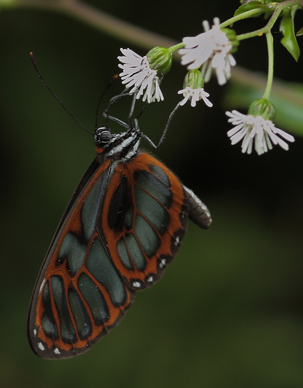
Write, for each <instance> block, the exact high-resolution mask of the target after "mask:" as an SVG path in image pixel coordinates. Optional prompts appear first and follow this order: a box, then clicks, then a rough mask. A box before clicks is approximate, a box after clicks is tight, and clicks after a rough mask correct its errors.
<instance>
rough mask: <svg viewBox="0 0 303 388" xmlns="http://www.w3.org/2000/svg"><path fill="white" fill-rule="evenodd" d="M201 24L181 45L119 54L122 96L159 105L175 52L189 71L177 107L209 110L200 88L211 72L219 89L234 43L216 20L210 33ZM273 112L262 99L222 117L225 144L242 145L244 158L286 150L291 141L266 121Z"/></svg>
mask: <svg viewBox="0 0 303 388" xmlns="http://www.w3.org/2000/svg"><path fill="white" fill-rule="evenodd" d="M202 25H203V28H204V32H203V33H201V34H199V35H197V36H194V37H185V38H183V40H182V43H180V44H177V45H175V46H172V47H170V48H165V47H155V48H153V49H152V50H150V51H149V52H148V53H147V54H146V56H144V57H141V56H140V55H138V54H137V53H135V52H134V51H132V50H130V49H121V52H122V54H123V56H119V57H118V59H119V61H120V62H121V63H120V64H119V67H120V68H121V69H122V72H121V73H120V77H121V80H122V83H123V84H124V85H125V87H126V89H127V91H128V93H130V94H135V96H136V98H137V99H139V98H141V97H142V100H143V101H147V102H148V103H151V102H155V101H158V102H159V101H163V100H164V97H163V94H162V91H161V89H160V83H161V81H162V79H163V76H164V75H165V74H166V73H167V72H168V71H169V70H170V68H171V65H172V53H173V52H175V51H177V50H178V51H179V54H180V55H181V64H182V65H184V66H187V69H188V70H189V71H188V73H187V75H186V77H185V79H184V83H183V88H182V89H180V90H179V91H178V94H181V95H182V96H183V98H182V100H181V101H180V102H179V103H178V105H177V107H178V106H183V105H185V104H186V103H187V102H188V101H189V102H190V104H191V106H192V107H195V106H196V105H197V102H198V101H200V100H203V102H204V103H205V105H206V106H208V107H212V106H213V104H212V103H211V102H210V101H209V99H208V97H209V93H207V92H206V91H205V90H204V84H205V82H208V81H209V80H210V77H211V74H212V72H215V74H216V77H217V80H218V84H219V85H224V84H225V83H226V82H227V80H228V79H229V78H230V77H231V68H232V67H233V66H235V64H236V61H235V58H234V57H233V55H232V54H233V53H234V52H235V51H236V49H237V46H238V44H239V40H240V39H239V40H238V39H237V35H236V33H235V32H234V31H233V30H232V29H226V28H221V26H220V21H219V19H218V18H215V19H214V24H213V26H212V27H211V28H210V25H209V23H208V22H207V21H204V22H203V23H202ZM269 84H270V80H269ZM265 95H266V96H269V93H267V92H266V93H264V96H265ZM177 107H176V108H177ZM176 108H175V109H176ZM274 113H275V109H274V107H273V105H272V104H271V103H270V101H268V100H267V99H266V98H263V99H260V100H256V101H254V102H253V103H252V104H251V106H250V108H249V111H248V114H247V115H245V114H242V113H240V112H238V111H236V110H232V111H231V112H226V115H227V116H228V122H229V123H231V124H232V125H233V126H234V127H233V128H232V129H230V130H229V131H228V132H227V135H228V137H229V138H230V140H231V144H236V143H238V142H242V152H243V153H247V154H250V153H251V152H252V149H253V147H254V148H255V151H256V152H257V154H258V155H262V154H264V153H265V152H267V151H268V150H270V149H272V148H273V145H279V146H280V147H281V148H283V149H284V150H288V148H289V146H288V144H287V143H286V141H288V142H293V141H294V138H293V136H291V135H289V134H288V133H286V132H284V131H282V130H281V129H279V128H276V127H275V125H274V124H273V122H272V119H273V117H274ZM285 140H286V141H285Z"/></svg>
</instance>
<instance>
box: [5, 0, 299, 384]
mask: <svg viewBox="0 0 303 388" xmlns="http://www.w3.org/2000/svg"><path fill="white" fill-rule="evenodd" d="M89 3H91V4H93V5H95V6H97V7H100V8H101V9H103V10H105V11H108V12H110V13H111V14H113V15H115V16H118V17H121V18H124V19H125V20H127V21H129V22H132V23H135V24H137V25H139V26H142V27H144V28H147V29H150V30H154V31H155V32H158V33H160V34H163V35H166V36H168V37H170V38H173V39H176V40H180V39H181V38H182V37H183V36H186V35H195V34H197V33H199V32H200V31H201V21H202V20H203V19H208V20H211V19H212V18H213V17H214V16H219V17H220V18H221V20H225V19H227V18H229V17H231V16H232V14H233V11H234V9H235V8H236V7H237V5H238V1H225V0H222V1H212V2H209V3H210V4H208V2H206V1H202V2H201V1H199V2H196V3H195V2H192V3H190V4H189V3H188V4H187V3H184V4H183V3H179V4H178V3H176V2H175V1H166V2H163V1H158V0H157V1H153V2H142V1H136V0H129V1H127V2H125V1H118V0H114V1H111V2H107V3H106V4H105V3H104V4H102V2H98V1H90V2H89ZM300 17H301V22H302V15H300ZM254 22H256V25H255V24H254ZM263 23H264V22H263V21H262V20H253V21H252V22H250V23H249V24H248V26H247V27H245V24H244V23H240V24H239V30H237V31H240V32H241V31H249V29H254V28H257V27H259V26H260V25H262V24H263ZM301 24H302V23H301ZM254 26H255V27H254ZM256 26H257V27H256ZM298 27H301V25H298ZM275 32H278V30H277V28H275ZM274 38H275V39H276V40H277V42H278V41H279V40H280V38H281V37H280V35H279V34H277V33H275V34H274ZM0 41H1V50H0V91H1V104H0V124H1V127H0V128H1V141H0V145H1V152H0V158H1V166H2V167H1V191H0V195H1V204H2V206H1V209H2V210H1V232H0V233H1V234H0V235H1V247H2V255H1V282H0V287H1V288H0V300H1V318H0V325H1V326H0V386H1V387H3V388H6V387H42V388H44V387H46V388H48V387H56V388H61V387H82V386H85V387H99V386H100V387H104V388H107V387H111V388H115V387H119V388H120V387H125V388H128V387H132V388H141V387H144V388H145V387H146V388H149V387H188V388H191V387H193V388H194V387H203V388H229V387H230V388H238V387H239V388H240V387H241V388H242V387H245V388H250V387H252V388H255V387H258V388H263V387H264V388H301V387H302V386H303V314H302V311H303V298H302V295H303V282H302V279H303V255H302V248H303V240H302V229H303V221H302V215H303V201H302V187H303V185H302V169H303V167H302V149H303V148H302V147H303V142H302V140H301V139H300V138H298V137H297V138H296V142H295V143H294V144H291V145H290V150H289V151H288V152H285V151H283V150H281V149H279V147H275V149H274V150H273V151H271V152H269V153H268V154H266V155H263V156H261V157H258V156H256V155H255V154H254V155H251V156H247V155H242V154H241V152H240V146H239V145H237V146H230V141H229V140H228V138H227V136H226V132H227V130H228V129H229V125H228V124H227V122H226V117H225V114H224V107H223V106H222V99H221V97H222V93H224V92H225V91H227V90H228V86H225V87H223V88H220V87H218V85H217V84H216V81H215V80H213V81H212V82H211V83H210V84H209V86H208V88H207V90H208V91H209V92H210V93H211V97H210V99H211V101H212V102H213V103H214V105H215V106H214V107H213V108H212V109H209V108H207V107H204V106H203V104H202V103H200V104H198V108H196V109H195V110H194V109H193V108H191V107H190V106H186V107H184V108H183V109H182V110H181V109H180V110H179V111H178V112H177V114H176V117H175V120H174V121H173V123H172V125H171V128H170V131H169V133H168V135H167V137H166V140H165V142H164V143H163V145H162V146H161V148H160V149H159V150H157V151H156V152H155V154H156V155H157V157H159V158H160V159H161V160H162V161H163V162H165V163H166V164H167V165H168V166H169V167H170V168H171V169H172V170H173V171H175V173H176V174H177V175H178V176H180V178H181V179H182V181H183V182H184V183H185V184H186V185H187V186H189V187H191V188H192V189H193V190H194V191H195V192H196V193H197V194H198V195H199V196H200V197H201V198H202V199H203V200H204V201H205V203H206V204H207V205H208V206H209V208H210V210H211V213H212V216H213V225H212V228H211V230H210V231H207V232H206V231H201V230H200V229H199V228H198V227H196V226H195V225H194V224H192V223H190V225H189V230H188V233H187V235H186V238H185V240H184V243H183V245H182V248H181V250H180V252H179V254H178V256H177V258H176V260H175V261H174V263H172V265H171V266H170V267H169V269H168V270H167V272H166V274H165V276H164V278H163V280H161V281H160V282H159V284H157V285H156V286H155V287H152V288H151V289H149V290H147V291H145V292H142V293H138V294H137V296H136V301H135V303H134V305H133V307H132V308H131V309H130V311H129V312H128V313H127V315H126V317H125V318H124V319H123V321H122V323H121V325H119V326H118V327H117V328H116V329H115V330H114V331H113V332H112V333H110V335H108V336H106V337H105V338H104V339H102V341H100V342H99V343H98V344H97V345H95V346H94V347H93V348H92V349H91V350H90V351H89V352H87V353H86V354H84V355H82V356H80V357H76V358H74V359H70V360H64V361H47V360H42V359H39V358H38V357H36V356H35V355H34V354H33V353H32V352H31V350H30V348H29V345H28V343H27V338H26V320H27V311H28V305H29V301H30V297H31V292H32V289H33V286H34V283H35V279H36V276H37V274H38V271H39V267H40V265H41V263H42V261H43V258H44V255H45V253H46V251H47V248H48V244H49V243H50V241H51V238H52V235H53V233H54V231H55V229H56V226H57V224H58V222H59V220H60V217H61V215H62V213H63V211H64V209H65V206H66V205H67V203H68V201H69V199H70V197H71V195H72V193H73V190H74V189H75V187H76V185H77V183H78V181H79V180H80V178H81V176H82V174H83V173H84V172H85V170H86V168H87V167H88V165H89V164H90V162H91V161H92V160H93V158H94V144H93V141H92V138H91V137H90V136H89V135H87V134H86V133H85V132H84V131H83V130H82V129H81V128H80V127H78V126H77V124H76V123H74V122H73V120H72V119H71V118H70V117H69V116H68V115H67V114H66V112H65V111H64V110H63V109H62V108H61V107H60V105H59V104H58V103H57V102H56V101H55V100H54V99H53V97H52V96H51V95H50V93H49V92H48V91H47V90H46V88H44V87H43V85H42V83H41V82H40V81H39V78H38V76H37V75H36V73H35V71H34V70H33V68H32V65H31V62H30V60H29V52H30V51H33V52H34V54H35V57H36V61H37V62H38V64H39V67H40V69H41V71H42V73H43V74H44V76H45V78H46V79H47V81H48V82H49V84H50V85H51V87H52V88H53V90H54V91H55V92H56V93H57V95H58V96H59V97H60V98H61V99H62V100H63V101H64V103H65V104H66V106H67V107H68V109H70V111H71V112H72V113H74V115H75V116H76V117H77V118H78V119H79V120H80V121H81V122H82V123H83V124H84V125H85V126H86V127H87V128H89V129H92V130H93V128H94V120H95V110H96V105H97V101H98V98H99V96H100V93H101V91H102V90H103V89H104V87H105V85H106V84H107V82H108V80H109V79H110V77H111V76H112V75H113V74H114V73H116V72H117V71H118V68H117V59H116V57H117V56H118V55H119V48H120V47H129V45H128V44H127V43H125V42H122V41H119V40H116V39H114V38H111V37H109V36H106V35H105V34H102V33H100V32H98V31H96V30H94V29H93V28H90V27H88V26H86V25H83V24H81V23H79V22H77V21H75V20H73V19H70V18H68V17H64V16H62V15H59V14H55V13H46V12H42V11H34V10H12V11H1V12H0ZM130 48H132V49H134V50H135V51H137V52H139V53H140V54H142V55H144V52H143V51H141V50H139V49H138V48H136V47H135V46H130ZM276 55H277V56H276V67H275V70H276V74H277V76H279V77H281V78H284V79H286V80H289V81H302V61H301V62H299V64H296V63H295V62H294V61H293V59H292V58H291V57H290V55H289V54H288V53H286V51H285V49H284V48H283V47H282V46H281V47H280V45H279V44H277V45H276ZM236 59H237V61H238V63H239V64H241V65H245V66H247V67H249V68H250V69H252V70H254V69H255V70H258V71H261V70H266V66H267V59H266V50H265V39H264V38H259V40H258V39H255V40H251V41H248V42H245V43H243V44H241V46H240V48H239V51H238V53H237V54H236ZM184 74H185V69H184V68H181V66H180V65H178V64H174V66H173V69H172V71H171V73H170V74H169V75H168V76H167V77H166V78H165V79H164V81H163V84H162V90H163V93H164V95H165V102H164V103H161V104H160V103H159V104H158V103H157V104H153V105H152V106H150V107H149V111H147V112H146V114H145V115H144V116H143V118H142V122H141V129H142V130H143V131H144V132H145V133H146V134H147V135H148V136H150V137H151V138H152V139H153V140H154V141H156V140H157V139H159V138H160V136H161V133H162V130H163V128H164V125H165V122H166V119H167V117H168V115H169V113H170V111H171V110H172V108H173V107H174V106H175V104H176V103H177V101H178V100H179V98H180V97H179V96H177V95H176V92H177V90H179V89H181V87H182V79H183V76H184ZM121 90H122V88H121V85H120V83H119V82H117V83H116V85H115V86H114V87H113V89H112V93H113V94H115V93H116V94H117V93H119V92H120V91H121ZM105 105H106V103H105ZM228 108H229V109H231V108H233V107H228ZM234 108H237V107H234ZM127 109H128V103H121V104H120V105H119V106H118V107H117V108H116V110H115V114H116V115H117V116H119V117H120V118H122V119H125V118H126V115H127ZM302 114H303V113H302ZM283 129H284V130H287V128H283ZM142 147H145V148H148V147H147V144H146V143H145V142H144V141H142Z"/></svg>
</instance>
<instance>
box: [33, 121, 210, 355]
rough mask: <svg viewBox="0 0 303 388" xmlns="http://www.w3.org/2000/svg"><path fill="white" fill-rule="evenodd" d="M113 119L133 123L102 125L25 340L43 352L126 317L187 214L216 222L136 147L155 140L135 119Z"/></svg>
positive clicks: (98, 334) (60, 349)
mask: <svg viewBox="0 0 303 388" xmlns="http://www.w3.org/2000/svg"><path fill="white" fill-rule="evenodd" d="M107 117H108V118H110V119H112V120H114V121H116V122H118V123H119V124H121V125H122V126H124V127H125V128H126V130H125V131H124V132H122V133H119V134H112V133H111V131H110V129H109V126H108V125H106V126H105V127H100V128H97V129H96V131H95V133H94V140H95V146H96V153H97V156H96V158H95V160H94V161H93V163H92V164H91V165H90V167H89V168H88V170H87V171H86V173H85V174H84V176H83V178H82V179H81V181H80V183H79V185H78V187H77V188H76V190H75V192H74V195H73V197H72V199H71V201H70V203H69V205H68V206H67V209H66V210H65V213H64V215H63V217H62V220H61V222H60V224H59V226H58V228H57V231H56V233H55V235H54V237H53V240H52V242H51V245H50V247H49V250H48V252H47V254H46V257H45V260H44V262H43V264H42V267H41V270H40V273H39V276H38V279H37V282H36V285H35V288H34V292H33V295H32V300H31V306H30V311H29V316H28V338H29V343H30V346H31V348H32V350H33V351H34V352H35V353H36V354H37V355H38V356H40V357H42V358H46V359H64V358H69V357H73V356H76V355H79V354H81V353H84V352H85V351H87V350H88V349H90V348H91V346H92V345H93V344H94V343H96V342H97V341H98V340H99V339H101V338H102V337H103V336H104V335H105V334H107V333H108V332H109V331H110V330H111V329H113V328H114V327H115V326H116V325H117V324H118V323H119V322H120V320H121V319H122V318H123V316H124V314H125V312H126V311H127V309H128V308H129V307H130V306H131V304H132V303H133V300H134V296H135V293H136V292H137V291H139V290H143V289H146V288H148V287H150V286H151V285H153V284H154V283H155V282H157V281H158V280H159V279H160V278H161V276H162V275H163V273H164V271H165V269H166V268H167V266H168V264H169V263H170V262H171V260H172V259H173V258H174V257H175V256H176V254H177V252H178V249H179V247H180V243H181V241H182V239H183V237H184V234H185V230H186V227H187V221H188V218H189V219H191V220H192V221H193V222H195V223H196V224H197V225H199V226H200V227H201V228H204V229H208V228H209V226H210V223H211V216H210V213H209V211H208V209H207V207H206V206H205V205H204V204H203V203H202V201H201V200H200V199H199V198H198V197H197V196H196V195H195V194H194V193H193V192H192V191H191V190H190V189H188V188H187V187H186V186H184V185H183V184H182V183H181V182H180V180H179V179H178V178H177V177H176V176H175V175H174V174H173V173H172V172H171V171H170V170H169V169H168V168H167V167H166V166H165V165H164V164H163V163H162V162H160V161H159V160H158V159H156V158H155V157H153V156H152V155H150V154H149V153H147V152H142V151H141V150H140V149H139V143H140V140H141V139H142V138H144V139H146V140H147V141H148V142H149V143H150V144H152V145H153V146H154V147H156V146H155V145H154V143H153V142H152V141H151V140H150V139H149V138H148V137H147V136H146V135H145V134H144V133H142V132H141V130H140V129H139V126H138V120H137V119H135V122H134V123H131V122H130V124H126V123H124V122H123V121H121V120H119V119H117V118H113V117H111V116H109V115H108V114H107ZM164 135H165V133H163V135H162V138H161V140H163V138H164ZM160 142H161V141H160Z"/></svg>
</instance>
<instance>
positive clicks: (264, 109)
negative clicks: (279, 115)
mask: <svg viewBox="0 0 303 388" xmlns="http://www.w3.org/2000/svg"><path fill="white" fill-rule="evenodd" d="M248 114H249V115H252V116H254V117H258V116H262V117H263V118H264V119H265V120H270V121H272V120H273V118H274V116H275V114H276V108H275V107H274V105H273V104H272V103H271V102H270V101H269V100H267V99H265V98H259V99H258V100H255V101H254V102H253V103H252V104H251V105H250V107H249V109H248Z"/></svg>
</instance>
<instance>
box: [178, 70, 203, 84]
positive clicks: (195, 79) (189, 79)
mask: <svg viewBox="0 0 303 388" xmlns="http://www.w3.org/2000/svg"><path fill="white" fill-rule="evenodd" d="M187 87H190V88H192V89H200V88H203V87H204V78H203V77H202V74H201V71H200V70H198V69H195V70H190V71H189V72H188V73H187V74H186V76H185V78H184V82H183V88H184V89H185V88H187Z"/></svg>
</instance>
